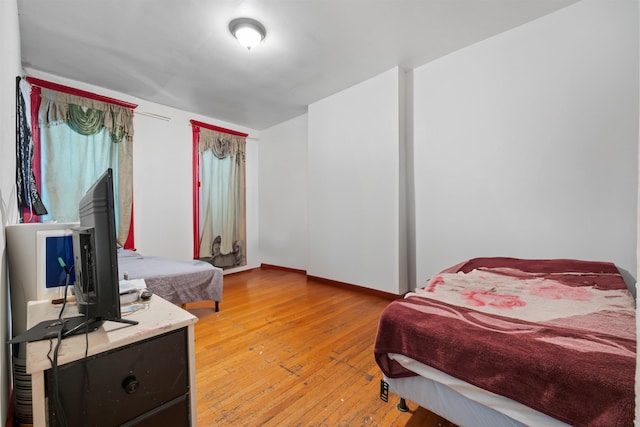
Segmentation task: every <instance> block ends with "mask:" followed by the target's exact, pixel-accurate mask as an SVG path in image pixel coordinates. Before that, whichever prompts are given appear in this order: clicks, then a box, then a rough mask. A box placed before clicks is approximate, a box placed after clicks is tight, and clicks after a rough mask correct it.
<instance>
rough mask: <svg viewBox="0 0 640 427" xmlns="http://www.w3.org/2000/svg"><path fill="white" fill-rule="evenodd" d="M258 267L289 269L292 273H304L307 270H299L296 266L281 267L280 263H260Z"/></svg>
mask: <svg viewBox="0 0 640 427" xmlns="http://www.w3.org/2000/svg"><path fill="white" fill-rule="evenodd" d="M260 268H270V269H272V270H282V271H290V272H292V273H300V274H304V275H306V274H307V270H299V269H297V268H290V267H282V266H280V265H273V264H260Z"/></svg>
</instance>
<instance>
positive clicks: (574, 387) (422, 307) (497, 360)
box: [374, 258, 636, 426]
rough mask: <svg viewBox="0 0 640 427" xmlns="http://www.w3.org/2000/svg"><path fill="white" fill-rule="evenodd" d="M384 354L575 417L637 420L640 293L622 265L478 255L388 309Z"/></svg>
mask: <svg viewBox="0 0 640 427" xmlns="http://www.w3.org/2000/svg"><path fill="white" fill-rule="evenodd" d="M374 352H375V358H376V361H377V363H378V365H379V366H380V368H381V369H382V371H383V372H384V373H385V375H387V376H388V377H391V378H393V377H406V376H413V375H416V374H415V373H413V372H411V371H408V370H407V369H405V368H404V367H402V366H401V365H400V364H398V363H397V362H395V361H393V360H391V359H389V358H388V357H387V354H389V353H398V354H403V355H405V356H407V357H410V358H412V359H415V360H417V361H419V362H421V363H424V364H426V365H429V366H432V367H434V368H436V369H439V370H441V371H443V372H446V373H448V374H450V375H453V376H455V377H457V378H460V379H462V380H464V381H467V382H469V383H471V384H474V385H476V386H478V387H481V388H483V389H486V390H489V391H491V392H494V393H497V394H499V395H502V396H505V397H508V398H511V399H513V400H516V401H518V402H520V403H523V404H525V405H527V406H529V407H531V408H534V409H536V410H538V411H540V412H543V413H545V414H548V415H550V416H552V417H554V418H557V419H558V420H561V421H564V422H566V423H568V424H571V425H575V426H631V425H633V419H634V408H635V395H634V378H635V366H636V333H635V302H634V300H633V297H632V296H631V294H630V293H629V291H628V290H627V287H626V285H625V283H624V281H623V279H622V277H621V276H620V274H619V272H618V270H617V268H616V267H615V265H613V264H611V263H602V262H587V261H577V260H534V261H531V260H520V259H513V258H477V259H473V260H470V261H468V262H466V263H463V264H460V265H457V266H455V267H452V268H450V269H447V270H445V271H443V272H442V273H440V274H438V275H437V276H435V277H433V278H432V279H431V280H430V282H429V284H428V285H427V286H426V287H425V288H423V289H419V290H417V291H416V292H415V293H413V294H409V295H407V297H406V298H405V299H402V300H397V301H394V302H392V303H391V304H390V305H389V306H388V307H387V308H386V309H385V310H384V312H383V313H382V316H381V318H380V323H379V327H378V334H377V338H376V344H375V350H374Z"/></svg>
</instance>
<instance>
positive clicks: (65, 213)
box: [17, 78, 136, 248]
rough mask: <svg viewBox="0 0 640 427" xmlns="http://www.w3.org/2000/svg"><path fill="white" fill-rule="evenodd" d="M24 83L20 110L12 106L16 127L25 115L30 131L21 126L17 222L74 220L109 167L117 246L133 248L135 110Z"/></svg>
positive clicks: (35, 81) (51, 86) (68, 90)
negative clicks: (19, 214)
mask: <svg viewBox="0 0 640 427" xmlns="http://www.w3.org/2000/svg"><path fill="white" fill-rule="evenodd" d="M26 81H27V83H29V84H27V85H25V84H22V85H21V89H22V97H21V98H22V102H23V103H24V105H20V104H19V106H18V115H19V120H20V122H21V123H26V122H27V121H28V120H27V119H26V116H27V112H30V116H31V120H30V121H31V126H30V127H29V128H28V129H26V126H22V127H21V128H22V131H21V132H20V139H21V141H19V142H18V146H19V150H18V151H19V155H18V157H19V158H20V159H21V161H19V162H18V163H19V164H18V174H17V176H18V188H19V189H20V191H19V193H20V195H19V196H18V204H19V207H20V209H21V212H22V215H23V217H22V221H23V222H37V221H46V220H54V221H58V222H75V221H78V203H79V201H80V199H81V198H82V196H83V195H84V193H85V192H86V190H87V189H88V188H89V186H91V185H92V184H93V183H94V182H95V180H96V179H97V178H98V177H99V176H100V175H101V174H102V173H103V172H104V171H105V170H106V169H107V168H112V169H113V170H114V177H115V182H114V185H115V188H114V190H115V195H116V212H117V215H116V218H117V224H116V228H117V229H118V236H117V239H118V243H119V244H120V246H124V247H127V248H133V247H134V246H133V227H132V224H133V222H132V213H133V185H132V160H133V159H132V148H131V146H132V143H133V109H134V108H135V107H136V106H135V105H133V104H128V103H123V102H122V101H118V100H114V99H111V98H106V97H102V96H99V95H95V94H92V93H89V92H84V91H79V90H77V89H73V88H69V87H66V86H62V85H57V84H55V83H50V82H44V81H42V80H39V79H32V78H27V79H26ZM29 91H30V96H27V92H29ZM27 99H28V100H29V102H30V108H27V107H26V104H27ZM21 110H22V113H21V112H20V111H21ZM29 136H31V138H29ZM25 159H26V160H25ZM31 159H32V160H31ZM29 169H30V170H29ZM20 177H23V178H20ZM24 177H26V178H24ZM31 177H33V179H30V178H31ZM34 186H35V188H34ZM38 196H39V197H38ZM39 201H41V204H40V203H38V202H39Z"/></svg>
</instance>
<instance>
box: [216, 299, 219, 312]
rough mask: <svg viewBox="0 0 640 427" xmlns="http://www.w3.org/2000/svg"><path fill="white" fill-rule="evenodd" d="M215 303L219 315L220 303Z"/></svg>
mask: <svg viewBox="0 0 640 427" xmlns="http://www.w3.org/2000/svg"><path fill="white" fill-rule="evenodd" d="M215 303H216V308H215V311H216V313H217V312H218V311H220V301H216V302H215Z"/></svg>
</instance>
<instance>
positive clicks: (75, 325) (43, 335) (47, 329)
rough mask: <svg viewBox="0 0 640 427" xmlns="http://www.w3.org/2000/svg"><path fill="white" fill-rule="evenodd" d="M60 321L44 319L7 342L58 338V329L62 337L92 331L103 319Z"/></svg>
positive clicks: (120, 320) (132, 322)
mask: <svg viewBox="0 0 640 427" xmlns="http://www.w3.org/2000/svg"><path fill="white" fill-rule="evenodd" d="M63 320H64V323H62V322H61V321H60V320H59V319H52V320H45V321H42V322H40V323H38V324H37V325H35V326H33V327H31V328H30V329H28V330H26V331H25V332H23V333H21V334H20V335H17V336H15V337H13V339H11V340H9V341H8V343H9V344H17V343H22V342H33V341H42V340H47V339H54V338H58V335H60V330H62V334H61V335H60V336H61V337H62V338H66V337H70V336H72V335H78V334H84V333H89V332H93V331H95V330H96V329H98V328H99V327H100V326H101V325H102V324H103V323H104V322H105V320H103V319H87V317H86V316H76V317H66V318H64V319H63ZM109 321H110V322H119V323H126V324H128V325H137V324H138V322H137V321H135V320H129V319H122V318H121V319H110V320H109Z"/></svg>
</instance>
